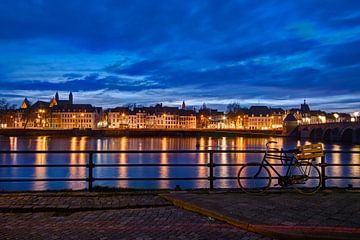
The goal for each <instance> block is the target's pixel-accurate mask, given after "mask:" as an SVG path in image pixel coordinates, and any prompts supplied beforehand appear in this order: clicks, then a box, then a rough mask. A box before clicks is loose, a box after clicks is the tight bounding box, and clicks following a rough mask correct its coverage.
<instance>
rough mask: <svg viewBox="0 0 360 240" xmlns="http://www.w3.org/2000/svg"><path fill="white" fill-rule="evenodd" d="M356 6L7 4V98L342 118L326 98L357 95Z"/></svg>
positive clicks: (2, 8) (1, 66)
mask: <svg viewBox="0 0 360 240" xmlns="http://www.w3.org/2000/svg"><path fill="white" fill-rule="evenodd" d="M359 8H360V2H359V1H330V2H327V4H324V3H323V1H313V0H311V1H310V0H309V1H308V0H304V1H289V2H284V1H280V0H275V1H267V2H260V3H259V2H257V1H226V2H224V1H222V2H221V1H200V0H199V1H196V0H195V1H191V2H187V1H176V0H166V1H165V0H163V1H161V0H155V1H151V2H150V1H141V0H131V1H130V0H125V1H116V0H108V1H100V0H94V1H82V0H72V1H70V0H68V1H67V0H65V1H63V0H61V1H60V0H54V1H38V0H29V1H10V0H3V1H0V28H1V29H2V31H1V32H0V52H1V53H2V54H1V55H0V83H1V86H2V88H1V94H3V95H4V96H7V97H8V98H10V99H13V101H15V99H16V101H17V100H18V98H19V96H20V95H21V94H24V93H28V94H30V91H29V90H32V91H39V92H43V95H44V96H45V95H46V96H47V95H49V93H50V92H54V91H57V90H58V91H62V92H68V91H74V92H76V93H78V94H79V97H80V98H81V99H82V100H85V99H87V100H89V101H91V102H93V103H100V104H105V105H116V104H119V103H122V102H123V101H131V102H141V103H145V102H146V101H150V102H158V101H164V102H168V103H177V102H178V101H181V99H188V100H189V101H190V102H191V103H193V104H200V103H201V102H206V101H208V102H209V103H211V104H214V105H216V103H219V104H218V105H219V106H220V105H223V104H225V103H226V102H228V101H233V100H236V99H240V102H244V103H246V104H250V103H256V102H258V101H259V99H260V100H263V101H264V102H266V103H268V104H272V103H273V102H274V101H275V100H276V101H279V103H282V104H284V105H285V106H290V105H292V104H295V101H298V100H301V99H302V98H305V97H306V98H311V99H313V100H314V101H315V102H316V103H318V104H320V105H319V107H320V106H323V107H324V108H332V109H333V108H334V107H335V105H334V103H331V104H326V103H325V102H324V101H320V100H318V99H325V100H326V99H328V101H329V102H330V101H333V99H336V97H338V99H339V102H341V101H342V99H343V98H342V96H346V95H349V96H356V94H359V95H360V86H359V81H358V79H359V77H360V72H359V63H360V62H359V61H360V59H359V56H360V44H359V43H360V34H359V33H360V27H359V24H357V23H358V22H359V19H360V18H359V16H360V15H359V13H358V11H357V9H359ZM334 12H336V14H334ZM20 83H21V84H20ZM16 91H18V93H19V94H16ZM10 92H11V94H10ZM20 93H21V94H20ZM107 93H111V94H114V96H110V95H109V94H107ZM91 94H94V96H93V97H90V95H91ZM102 95H103V96H104V97H106V100H104V101H103V102H101V101H99V99H100V98H101V96H102ZM120 95H121V96H126V98H125V97H124V98H123V97H120ZM21 96H22V95H21ZM179 99H180V100H179ZM291 99H294V101H292V100H291ZM357 99H358V98H357V97H356V98H355V100H354V101H355V102H356V101H357ZM346 102H347V103H344V104H345V105H346V104H347V106H346V107H344V108H346V109H351V108H356V104H354V103H353V102H350V101H348V100H346ZM321 104H322V105H321Z"/></svg>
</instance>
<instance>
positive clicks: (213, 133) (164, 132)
mask: <svg viewBox="0 0 360 240" xmlns="http://www.w3.org/2000/svg"><path fill="white" fill-rule="evenodd" d="M0 135H4V136H59V137H71V136H89V137H236V136H243V137H282V136H283V135H282V131H281V130H251V131H249V130H232V129H230V130H225V129H116V130H114V129H61V130H60V129H0Z"/></svg>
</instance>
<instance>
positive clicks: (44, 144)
mask: <svg viewBox="0 0 360 240" xmlns="http://www.w3.org/2000/svg"><path fill="white" fill-rule="evenodd" d="M269 140H274V141H277V142H278V145H279V148H284V149H292V148H295V147H296V146H298V145H302V144H305V143H309V142H305V141H294V140H292V139H287V138H247V137H234V138H232V137H221V138H215V137H199V138H165V137H163V138H127V137H121V138H92V137H71V138H54V137H52V138H49V137H43V136H41V137H1V138H0V141H1V145H0V149H4V150H5V149H6V150H48V149H49V150H66V149H69V150H92V149H94V150H184V149H193V150H195V149H198V150H234V149H242V150H247V149H251V150H252V149H264V148H265V143H266V142H267V141H269ZM324 147H325V149H328V150H359V146H358V145H352V146H346V145H339V144H325V145H324ZM214 160H215V163H218V164H219V163H222V164H226V163H248V162H260V161H261V160H262V154H244V153H233V154H227V153H218V154H215V155H214ZM326 160H327V162H328V163H357V164H359V162H360V160H359V154H351V155H348V154H339V153H334V154H329V155H327V156H326ZM87 161H88V155H87V154H80V153H74V154H69V155H66V154H62V155H56V154H36V155H35V154H34V155H24V154H19V155H17V154H13V155H7V156H4V155H3V156H2V157H1V164H22V163H27V164H52V163H54V162H56V163H63V164H86V162H87ZM94 161H95V163H96V164H105V163H120V164H127V163H133V164H141V163H162V164H171V163H199V164H207V163H208V154H207V153H196V154H195V153H194V154H167V153H160V154H124V153H122V154H96V155H95V156H94ZM279 168H280V167H279ZM238 169H239V167H220V166H219V167H216V168H215V176H227V177H235V176H236V174H237V171H238ZM0 170H1V172H0V173H1V176H2V177H14V178H15V177H36V178H48V177H52V178H53V177H71V178H85V177H86V175H87V169H86V168H83V167H81V168H80V167H71V168H63V169H59V168H34V169H23V168H8V169H5V168H4V169H0ZM278 170H279V171H283V170H282V169H278ZM327 174H328V175H332V176H341V175H343V176H359V175H360V168H359V167H351V168H346V167H329V168H327ZM94 176H95V177H120V178H133V177H136V178H144V177H161V178H168V177H174V178H175V177H206V176H208V168H207V167H181V168H175V167H167V166H164V167H161V168H159V167H119V168H105V167H97V168H95V172H94ZM328 183H329V185H336V186H347V184H349V183H351V184H353V185H354V187H355V186H359V180H329V181H328ZM96 184H101V185H109V186H117V187H124V188H129V187H137V188H148V187H149V188H173V187H174V186H175V185H176V184H180V185H181V187H182V188H194V187H196V188H204V187H208V182H207V181H197V182H195V181H191V182H190V181H177V182H174V181H165V180H163V181H157V182H155V181H152V182H146V181H123V180H122V181H107V182H95V185H96ZM85 186H86V184H85V183H84V182H62V183H61V182H59V183H54V182H34V183H31V184H26V183H21V184H18V185H16V187H14V185H11V184H3V183H2V185H1V188H2V189H8V190H17V189H21V190H29V189H33V190H45V189H64V188H71V189H81V188H84V187H85ZM215 186H217V187H237V183H236V181H235V180H231V181H230V180H229V181H227V180H226V181H223V180H216V181H215Z"/></svg>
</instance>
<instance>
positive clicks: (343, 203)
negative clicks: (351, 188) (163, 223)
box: [165, 190, 360, 239]
mask: <svg viewBox="0 0 360 240" xmlns="http://www.w3.org/2000/svg"><path fill="white" fill-rule="evenodd" d="M165 197H166V198H168V199H169V200H172V201H173V202H174V203H175V205H177V206H179V207H183V208H185V209H190V210H193V211H196V212H199V213H203V214H205V215H208V216H219V217H218V219H221V220H225V221H227V220H229V219H230V220H229V221H228V222H231V221H233V222H234V223H235V224H236V225H239V226H243V227H244V228H245V229H253V230H255V231H257V232H261V231H262V230H263V231H270V232H274V231H275V232H282V233H294V234H297V235H298V236H303V237H304V236H307V237H309V236H310V237H311V236H316V237H320V238H321V237H323V238H328V237H329V236H332V237H335V239H340V238H344V239H348V238H353V239H360V192H346V191H344V190H326V191H322V192H319V193H317V194H315V195H311V196H304V195H300V194H297V193H290V192H285V193H268V194H265V195H261V196H253V195H247V194H244V193H217V194H216V193H212V194H204V193H203V194H200V193H173V194H168V195H166V196H165ZM214 214H215V215H214ZM249 226H250V227H249ZM254 228H255V229H254ZM256 228H258V229H256ZM269 236H278V235H269Z"/></svg>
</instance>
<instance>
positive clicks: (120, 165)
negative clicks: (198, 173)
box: [93, 163, 208, 167]
mask: <svg viewBox="0 0 360 240" xmlns="http://www.w3.org/2000/svg"><path fill="white" fill-rule="evenodd" d="M93 166H94V167H207V166H208V164H191V163H189V164H186V163H179V164H177V163H174V164H171V163H168V164H161V163H144V164H131V163H129V164H93Z"/></svg>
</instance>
